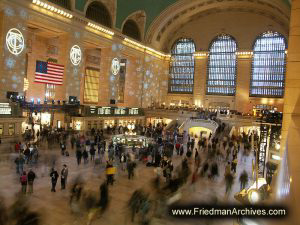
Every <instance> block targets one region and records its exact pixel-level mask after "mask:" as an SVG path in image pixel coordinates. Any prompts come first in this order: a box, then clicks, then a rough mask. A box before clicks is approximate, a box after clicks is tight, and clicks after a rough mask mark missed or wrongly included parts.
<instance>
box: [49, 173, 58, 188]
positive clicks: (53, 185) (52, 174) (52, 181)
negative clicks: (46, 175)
mask: <svg viewBox="0 0 300 225" xmlns="http://www.w3.org/2000/svg"><path fill="white" fill-rule="evenodd" d="M50 177H51V183H52V188H51V192H56V190H55V186H56V183H57V179H58V177H59V175H58V173H57V171H56V170H55V169H54V168H52V169H51V173H50Z"/></svg>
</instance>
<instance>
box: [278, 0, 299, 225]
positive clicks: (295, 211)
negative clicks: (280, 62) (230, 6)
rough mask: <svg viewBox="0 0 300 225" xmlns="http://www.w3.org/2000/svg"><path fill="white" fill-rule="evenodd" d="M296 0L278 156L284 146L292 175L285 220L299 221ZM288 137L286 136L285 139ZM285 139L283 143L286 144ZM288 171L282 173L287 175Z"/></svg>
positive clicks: (297, 26) (297, 23) (297, 0)
mask: <svg viewBox="0 0 300 225" xmlns="http://www.w3.org/2000/svg"><path fill="white" fill-rule="evenodd" d="M299 74H300V0H293V1H292V9H291V19H290V33H289V44H288V59H287V73H286V82H285V96H284V117H283V118H284V119H283V128H282V140H281V144H282V145H281V156H282V155H283V151H284V150H285V146H287V147H288V148H287V149H286V150H287V151H288V170H289V175H290V176H291V178H292V182H291V189H290V199H289V203H290V204H289V209H290V215H289V222H288V223H286V224H299V215H300V207H298V206H299V199H300V192H299V190H300V163H299V157H300V151H299V146H300V76H299ZM287 137H288V138H287ZM286 140H287V145H286ZM287 175H288V174H286V176H287Z"/></svg>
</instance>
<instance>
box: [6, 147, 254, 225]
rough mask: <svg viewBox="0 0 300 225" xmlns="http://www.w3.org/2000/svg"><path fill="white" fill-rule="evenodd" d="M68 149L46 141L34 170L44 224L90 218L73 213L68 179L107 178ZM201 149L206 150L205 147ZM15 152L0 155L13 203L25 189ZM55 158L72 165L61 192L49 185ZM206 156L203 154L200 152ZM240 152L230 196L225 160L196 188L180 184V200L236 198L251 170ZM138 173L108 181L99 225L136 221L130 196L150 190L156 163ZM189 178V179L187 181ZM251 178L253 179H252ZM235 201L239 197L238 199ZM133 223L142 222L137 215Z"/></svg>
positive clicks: (75, 223)
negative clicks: (65, 152) (49, 145)
mask: <svg viewBox="0 0 300 225" xmlns="http://www.w3.org/2000/svg"><path fill="white" fill-rule="evenodd" d="M69 151H70V157H65V156H60V151H59V149H58V148H55V149H52V150H51V151H50V150H45V149H43V147H42V148H41V149H40V154H41V155H42V157H41V162H40V164H39V165H38V166H37V167H36V168H35V167H33V170H34V171H35V173H36V175H37V178H36V180H35V182H34V193H33V194H32V195H31V196H29V195H28V197H27V198H28V200H29V202H30V205H31V208H32V209H33V210H36V211H38V212H39V213H40V214H41V215H42V224H43V225H82V224H86V221H87V219H86V214H84V213H83V214H82V215H74V214H72V213H71V210H70V205H69V198H70V186H71V185H70V184H71V183H72V180H74V179H75V178H76V177H77V176H78V175H80V176H81V177H82V178H83V179H84V181H85V191H86V192H88V193H95V194H96V195H97V194H98V190H99V186H100V184H101V183H102V182H103V181H104V180H105V179H106V177H105V172H104V164H103V166H99V167H95V166H94V164H92V163H89V164H87V165H83V164H81V165H80V166H77V163H76V158H75V152H74V151H72V150H69ZM202 154H203V153H202ZM15 157H16V155H15V154H13V153H6V154H5V155H4V154H3V157H1V158H2V160H1V161H0V177H1V179H0V195H1V196H3V197H4V199H5V204H6V205H7V206H10V205H11V204H12V203H13V201H14V199H15V196H16V194H17V193H18V192H20V190H21V185H20V183H19V176H17V174H16V169H15V164H14V163H13V160H14V158H15ZM54 157H55V158H56V168H57V171H58V172H59V173H60V170H61V168H62V165H63V164H67V165H68V168H69V176H68V185H67V190H63V191H61V190H60V179H59V181H58V183H57V188H56V189H57V192H55V193H53V192H51V191H50V189H51V183H50V177H49V175H48V170H49V168H47V167H46V166H45V165H46V163H49V161H50V160H51V159H52V158H54ZM202 157H203V158H204V155H202ZM241 157H242V155H241V153H239V157H238V159H239V160H238V166H237V174H236V178H235V182H234V185H233V189H232V192H231V194H230V196H229V198H225V197H224V196H225V183H224V165H225V164H224V163H221V164H220V165H221V166H220V168H219V170H220V175H219V177H218V178H217V179H215V180H213V181H212V180H208V179H207V178H199V179H198V181H197V182H196V185H195V189H192V188H191V187H190V185H189V184H187V185H185V186H184V187H183V188H182V198H181V200H180V201H179V202H180V203H190V202H193V203H195V202H198V203H203V202H208V201H210V200H212V199H215V198H216V197H217V198H218V201H220V202H236V200H235V199H234V198H233V195H234V194H235V193H236V192H238V191H239V188H240V184H239V181H238V178H239V174H240V173H241V172H242V171H243V170H244V169H245V170H246V171H248V174H249V175H250V174H251V171H252V159H253V158H252V156H248V157H247V158H246V159H241ZM180 162H181V157H180V156H176V155H174V156H173V164H174V167H176V166H177V165H179V163H180ZM29 167H30V166H28V165H26V166H25V170H26V171H28V169H29ZM135 172H136V174H135V177H134V179H133V180H128V178H127V172H123V171H120V170H118V173H117V175H116V176H115V179H116V182H115V184H114V185H113V186H109V196H110V203H109V207H108V209H107V210H106V211H105V213H104V214H103V215H102V216H101V218H98V219H96V220H95V221H94V222H93V224H99V225H102V224H103V225H120V224H132V223H131V221H130V219H129V211H128V208H127V202H128V200H129V198H130V196H131V194H132V193H133V192H134V191H135V190H136V189H139V188H142V189H144V190H145V191H146V192H149V193H151V185H150V182H151V180H152V179H153V178H154V177H155V176H156V174H155V172H154V168H153V167H146V166H145V164H143V163H142V162H140V163H138V166H137V168H136V170H135ZM188 183H190V181H188ZM250 183H251V181H249V184H250ZM236 203H237V202H236ZM135 224H138V220H136V222H135ZM151 224H153V225H159V224H166V225H169V224H170V225H171V224H182V225H188V224H189V225H194V224H225V225H226V224H228V225H229V224H235V221H233V220H222V221H220V220H216V221H203V220H191V219H175V218H171V217H170V216H167V215H163V216H162V217H160V218H156V217H152V220H151Z"/></svg>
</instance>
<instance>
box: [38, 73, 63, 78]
mask: <svg viewBox="0 0 300 225" xmlns="http://www.w3.org/2000/svg"><path fill="white" fill-rule="evenodd" d="M35 76H45V74H43V73H35ZM47 77H53V78H61V77H62V76H60V75H52V74H48V75H47Z"/></svg>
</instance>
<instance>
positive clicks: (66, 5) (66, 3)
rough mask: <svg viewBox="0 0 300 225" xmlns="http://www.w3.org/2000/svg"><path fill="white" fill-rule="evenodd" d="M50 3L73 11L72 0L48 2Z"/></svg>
mask: <svg viewBox="0 0 300 225" xmlns="http://www.w3.org/2000/svg"><path fill="white" fill-rule="evenodd" d="M48 2H52V3H54V4H56V5H59V6H61V7H63V8H65V9H69V10H71V4H70V0H48Z"/></svg>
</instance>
